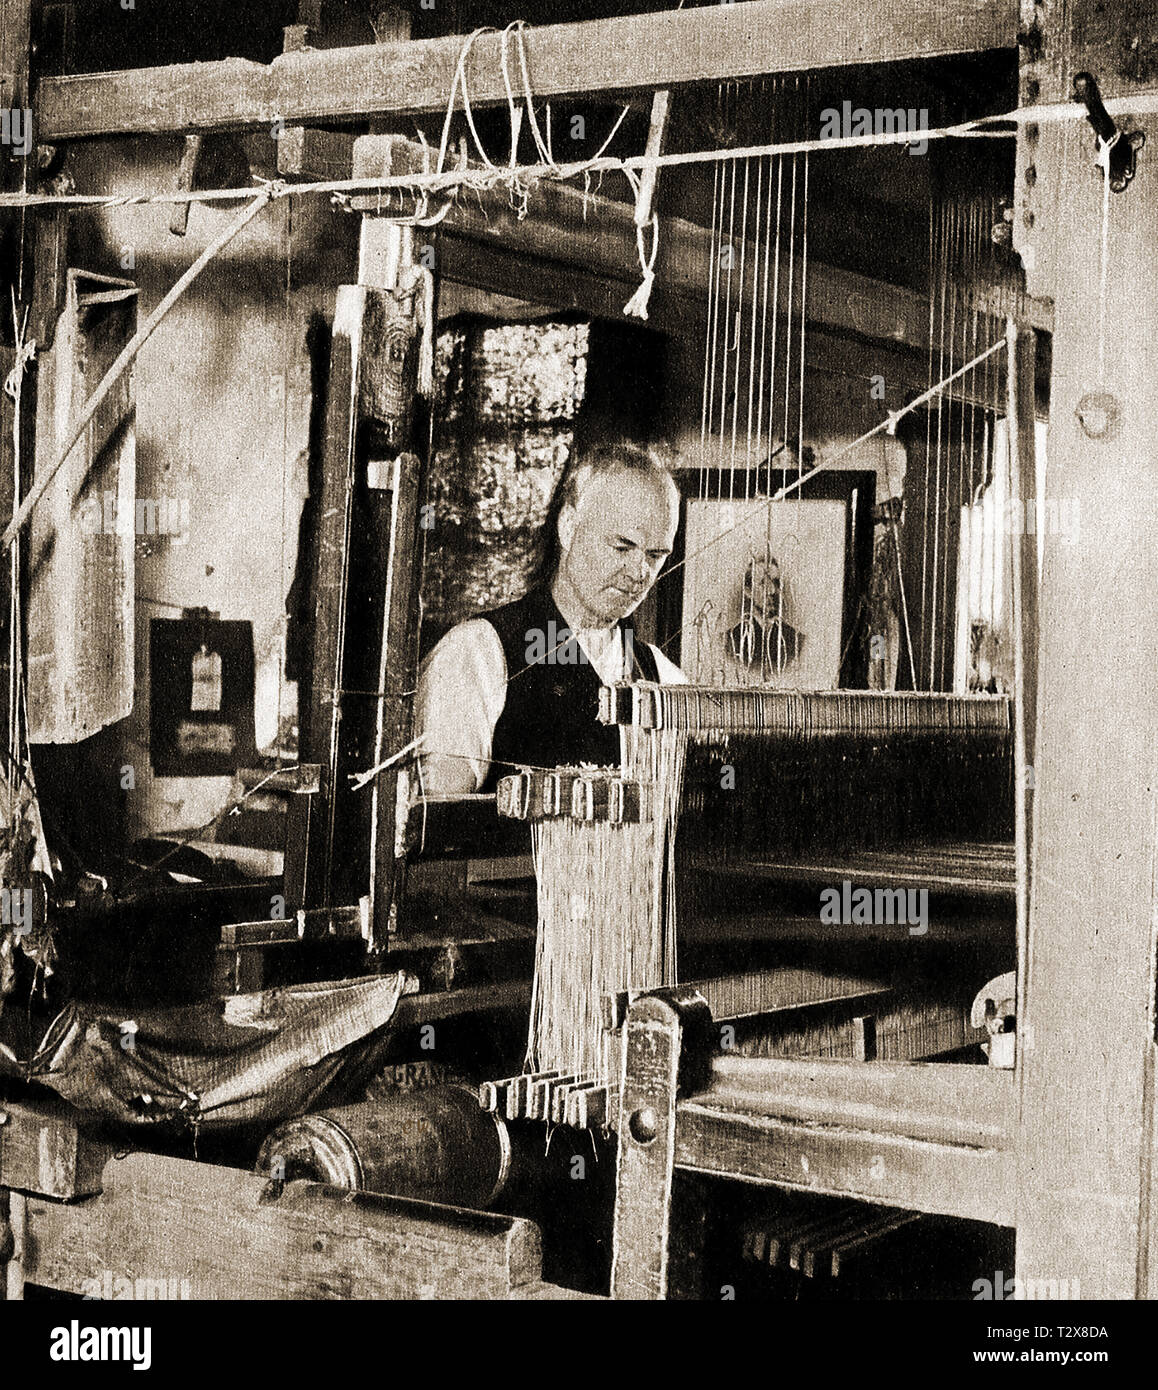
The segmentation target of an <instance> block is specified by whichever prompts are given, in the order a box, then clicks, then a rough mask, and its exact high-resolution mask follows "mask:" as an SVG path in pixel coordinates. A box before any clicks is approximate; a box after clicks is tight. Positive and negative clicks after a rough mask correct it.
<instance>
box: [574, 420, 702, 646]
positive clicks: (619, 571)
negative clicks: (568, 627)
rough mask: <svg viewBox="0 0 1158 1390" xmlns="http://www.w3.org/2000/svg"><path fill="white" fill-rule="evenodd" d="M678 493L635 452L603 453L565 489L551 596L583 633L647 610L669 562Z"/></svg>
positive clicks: (656, 466)
mask: <svg viewBox="0 0 1158 1390" xmlns="http://www.w3.org/2000/svg"><path fill="white" fill-rule="evenodd" d="M679 501H680V499H679V490H678V488H677V487H676V485H675V483H674V481H673V480H672V477H671V474H670V473H669V472H668V471H667V470H666V469H665V468H664V467H663V465H662V464H660V463H659V462H658V461H657V460H656V459H655V458H654V456H653V455H651V454H650V453H647V452H645V451H644V450H641V449H638V448H636V447H635V446H625V447H621V448H620V449H619V450H614V449H608V450H606V451H600V455H599V456H596V457H594V458H589V459H587V460H585V461H584V462H583V463H581V464H580V465H579V466H578V467H577V468H576V469H575V470H574V472H573V473H572V475H571V477H570V478H569V479H568V481H567V483H566V484H565V491H564V501H563V507H562V510H561V511H560V513H559V523H558V535H559V564H558V568H557V570H556V573H555V579H554V582H553V584H552V593H553V594H554V596H555V601H556V603H558V605H559V607H560V609H561V611H562V612H563V615H564V616H565V617H566V618H567V619H568V621H569V622H571V623H573V624H577V625H579V626H581V627H588V628H597V627H610V626H612V625H613V624H614V623H616V622H618V621H619V619H620V618H625V617H627V615H628V614H629V613H632V612H634V610H635V609H636V608H638V607H639V605H640V604H641V603H642V602H643V600H644V598H645V597H646V596H647V593H648V591H649V590H650V589H651V587H652V585H653V584H654V583H655V581H656V579H657V577H658V576H659V572H660V570H661V569H662V568H663V564H664V561H665V560H666V559H667V557H668V556H669V555H670V554H671V548H672V543H673V542H674V540H675V533H676V528H677V526H678V525H679Z"/></svg>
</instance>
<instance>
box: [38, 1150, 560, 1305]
mask: <svg viewBox="0 0 1158 1390" xmlns="http://www.w3.org/2000/svg"><path fill="white" fill-rule="evenodd" d="M28 1207H29V1210H28V1221H29V1242H28V1246H29V1249H28V1254H27V1258H26V1268H25V1277H26V1279H27V1280H28V1281H29V1282H30V1283H36V1284H42V1285H45V1286H47V1287H49V1288H54V1289H62V1290H65V1291H68V1292H72V1293H80V1294H84V1293H87V1292H92V1291H93V1290H94V1289H95V1290H99V1289H100V1288H101V1286H102V1284H103V1282H104V1280H105V1277H106V1272H111V1274H112V1276H113V1278H115V1279H128V1280H131V1281H134V1282H135V1281H137V1280H144V1281H148V1282H149V1283H150V1284H151V1285H153V1286H156V1284H157V1282H158V1281H165V1284H166V1285H168V1281H170V1280H174V1281H176V1284H177V1287H178V1288H182V1291H183V1292H185V1293H186V1296H188V1297H189V1298H198V1299H200V1298H220V1299H230V1300H233V1299H259V1298H272V1299H335V1298H351V1299H366V1298H370V1299H404V1298H482V1299H490V1298H509V1297H512V1296H514V1295H516V1294H517V1293H518V1292H519V1291H526V1292H527V1293H528V1295H531V1296H542V1295H541V1292H538V1293H533V1291H534V1290H536V1289H537V1288H538V1286H539V1285H540V1283H541V1265H540V1239H539V1230H538V1227H537V1226H535V1225H534V1224H533V1223H532V1222H530V1221H524V1220H522V1219H521V1218H518V1217H509V1216H500V1215H497V1214H494V1213H490V1212H472V1211H465V1210H462V1209H460V1208H457V1207H446V1206H436V1205H434V1204H432V1203H428V1202H418V1201H411V1200H407V1199H403V1198H398V1197H383V1196H378V1195H376V1194H372V1193H363V1192H358V1193H351V1192H347V1191H345V1190H344V1189H341V1188H335V1187H328V1186H326V1185H324V1184H321V1183H308V1182H291V1183H287V1184H284V1185H280V1184H276V1183H270V1182H268V1181H267V1180H266V1179H265V1178H264V1177H261V1176H259V1175H257V1174H254V1173H246V1172H242V1171H240V1170H238V1169H233V1168H221V1167H216V1166H212V1165H210V1164H205V1163H192V1162H188V1161H186V1160H183V1159H174V1158H167V1157H163V1156H160V1155H157V1154H141V1153H138V1154H131V1155H130V1156H129V1157H128V1158H126V1159H125V1160H124V1161H123V1162H117V1161H113V1162H111V1163H110V1164H108V1166H107V1167H106V1169H105V1182H104V1192H103V1193H102V1195H101V1196H100V1197H96V1198H92V1199H90V1200H89V1201H87V1202H83V1203H80V1204H78V1205H76V1206H71V1207H66V1206H61V1205H59V1204H57V1203H52V1202H45V1201H42V1200H39V1199H34V1200H32V1201H30V1202H29V1204H28ZM223 1232H224V1233H228V1238H227V1239H223Z"/></svg>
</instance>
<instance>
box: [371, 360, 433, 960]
mask: <svg viewBox="0 0 1158 1390" xmlns="http://www.w3.org/2000/svg"><path fill="white" fill-rule="evenodd" d="M408 384H409V386H410V388H411V390H413V384H414V383H413V381H411V382H410V383H408ZM408 442H410V441H408ZM422 471H423V470H422V461H421V460H420V459H419V457H418V455H417V454H414V453H411V452H409V451H406V450H404V451H403V452H402V453H401V454H399V456H398V458H397V460H396V461H395V465H394V486H393V488H392V489H391V497H390V544H389V556H388V560H387V581H386V583H387V590H386V603H385V622H384V624H383V632H382V655H381V662H380V666H379V673H380V679H379V682H378V688H379V689H380V690H381V691H383V692H384V693H383V696H382V699H381V700H380V701H379V704H378V726H377V733H376V738H375V747H374V762H375V764H378V763H381V762H384V761H385V760H386V759H387V758H389V757H392V756H393V755H394V754H396V753H397V752H399V751H400V750H401V749H403V748H405V747H406V746H407V745H408V744H409V743H410V741H411V738H412V737H413V732H414V700H413V697H412V696H410V695H408V694H406V693H405V692H407V691H411V690H413V689H414V688H415V685H416V683H417V676H418V641H417V633H418V623H417V621H416V619H417V605H418V589H419V580H418V575H419V567H420V564H421V542H420V541H419V538H418V537H419V531H418V502H419V497H420V495H421V488H422ZM409 804H410V779H409V775H408V774H407V773H406V772H405V771H404V769H402V768H401V767H398V766H395V767H392V768H387V769H386V770H385V771H384V772H380V773H379V774H378V776H377V777H376V778H375V779H374V792H373V811H372V814H373V817H374V828H373V841H372V843H373V866H372V877H371V901H372V904H373V916H374V921H373V939H374V940H375V941H376V942H378V943H379V944H380V945H383V946H384V945H385V944H386V942H387V941H388V939H389V937H390V933H391V932H392V931H396V928H397V917H398V905H397V885H398V874H399V868H400V865H401V861H402V856H403V853H404V838H405V830H406V817H407V808H408V806H409Z"/></svg>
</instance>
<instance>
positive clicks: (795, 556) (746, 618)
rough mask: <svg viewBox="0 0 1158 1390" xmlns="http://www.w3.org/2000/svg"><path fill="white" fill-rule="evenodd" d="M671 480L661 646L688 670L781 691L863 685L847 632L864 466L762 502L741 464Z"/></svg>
mask: <svg viewBox="0 0 1158 1390" xmlns="http://www.w3.org/2000/svg"><path fill="white" fill-rule="evenodd" d="M765 480H766V474H762V475H761V478H760V481H761V482H762V483H763V482H765ZM681 481H682V483H683V489H682V490H683V492H684V504H683V515H682V521H681V525H680V531H679V536H678V538H677V542H676V551H675V553H674V554H673V557H672V562H671V564H670V566H669V570H670V573H669V575H667V576H666V577H665V578H664V580H662V581H661V591H660V593H659V596H658V610H657V616H658V620H659V624H658V625H659V629H660V635H661V640H662V641H663V643H664V649H665V651H667V652H668V653H669V655H671V656H672V657H673V658H674V659H676V660H677V661H678V663H679V665H680V666H681V668H682V669H683V671H684V673H685V674H686V675H687V677H688V679H689V680H690V681H692V682H694V683H695V684H697V685H720V686H736V687H742V686H752V687H763V688H767V689H792V690H831V689H835V688H837V687H839V686H852V687H856V686H858V685H861V684H863V672H862V671H861V670H859V669H858V667H859V665H861V664H862V663H860V662H858V661H857V660H856V659H854V654H853V651H852V648H853V646H854V644H853V642H852V640H851V639H852V638H853V636H854V635H855V630H856V624H857V621H858V619H859V616H860V613H861V608H862V605H861V599H862V596H863V595H864V594H865V593H866V592H867V584H868V577H869V573H870V569H871V564H872V520H871V513H872V507H873V503H874V501H875V490H876V489H875V483H876V479H875V476H874V475H873V474H872V473H869V472H861V471H859V470H858V471H846V472H833V473H831V474H827V475H826V474H817V475H816V476H815V477H814V478H811V479H809V480H808V481H807V482H806V483H805V484H804V486H803V487H802V488H801V489H800V490H799V495H797V494H793V495H792V496H791V497H790V498H787V499H784V500H781V501H779V502H774V503H769V501H768V498H767V495H766V493H765V494H764V495H759V493H758V490H757V488H756V486H755V478H754V477H753V479H752V480H751V485H750V486H749V487H748V488H747V489H746V488H745V478H744V475H743V474H742V473H741V474H739V475H733V474H732V473H730V472H729V471H726V470H725V471H721V472H716V473H713V474H710V475H708V478H707V480H706V483H705V479H704V478H703V477H702V476H701V474H700V473H699V472H698V471H696V472H695V473H689V474H687V475H685V476H684V478H683V479H682V480H681ZM737 481H738V483H739V485H738V486H737ZM745 491H747V492H748V493H749V496H748V497H745V495H744V493H745ZM701 493H702V494H704V495H701Z"/></svg>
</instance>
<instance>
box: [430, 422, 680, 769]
mask: <svg viewBox="0 0 1158 1390" xmlns="http://www.w3.org/2000/svg"><path fill="white" fill-rule="evenodd" d="M563 488H564V490H563V504H562V507H561V509H560V512H559V520H558V551H557V559H556V563H555V566H554V569H553V571H551V572H550V575H549V578H548V579H547V580H546V582H545V583H544V584H542V585H540V586H538V587H536V588H533V589H532V590H531V591H530V592H529V593H528V594H527V595H526V596H525V597H524V598H521V599H519V600H518V601H517V602H515V603H510V604H507V605H506V607H505V608H499V609H497V610H496V611H494V612H493V613H487V614H485V615H484V616H483V617H481V618H472V619H471V620H470V621H468V622H464V623H459V624H458V625H457V626H456V627H454V628H452V629H451V630H450V631H449V632H448V633H447V634H446V635H445V636H444V637H443V638H442V640H441V641H440V642H439V643H438V645H437V646H436V647H435V648H434V650H433V651H432V652H431V653H430V656H429V657H428V659H427V661H426V663H425V664H424V666H423V669H422V673H421V676H420V678H419V684H418V703H417V726H418V729H419V730H420V732H421V734H422V735H423V737H424V744H423V748H424V754H423V759H422V768H423V786H424V789H425V792H426V794H427V795H428V796H440V795H455V794H462V793H467V792H475V791H491V790H493V788H494V786H495V783H496V782H497V781H498V779H499V778H500V777H501V776H504V775H505V774H506V773H507V772H509V771H511V770H512V768H513V767H515V766H517V765H519V764H530V765H532V766H535V767H556V766H560V765H563V764H575V763H593V764H597V765H609V764H613V763H617V762H618V761H619V737H618V731H617V730H615V729H614V728H608V727H605V726H604V725H602V724H600V723H599V721H598V701H599V689H600V687H601V686H602V685H606V684H611V683H612V682H613V681H617V680H652V681H656V680H658V681H661V682H666V683H676V682H683V681H684V679H685V677H684V675H683V673H682V672H681V671H680V670H679V668H678V667H677V666H674V665H673V664H672V663H671V662H670V661H668V660H667V658H666V657H665V656H664V655H663V653H662V652H660V651H659V650H658V649H657V648H655V647H651V646H648V645H647V644H646V643H642V642H637V641H636V639H635V633H634V630H633V628H632V627H631V624H630V623H629V622H628V621H627V619H628V618H629V616H630V615H631V614H632V613H633V612H634V611H635V610H636V608H638V607H639V605H640V604H641V603H642V602H643V600H644V598H645V597H646V596H647V594H648V592H649V590H650V589H651V587H652V585H653V584H654V583H655V581H656V578H657V577H658V575H659V572H660V570H661V569H662V567H663V564H664V561H665V560H666V559H667V557H668V556H669V555H670V554H671V548H672V542H673V540H674V539H675V533H676V527H677V525H678V522H679V492H678V490H677V488H676V486H675V483H674V482H673V481H672V477H671V474H670V473H668V471H667V470H666V469H665V468H664V466H663V465H662V464H661V463H660V462H659V461H658V460H657V459H656V458H655V456H654V455H653V454H651V453H650V452H648V451H647V450H645V449H641V448H639V447H638V446H636V445H633V444H619V445H609V446H601V447H599V448H597V449H595V450H594V451H592V452H591V453H589V454H588V455H587V456H586V457H584V458H582V459H581V460H580V461H579V462H578V464H577V465H576V466H575V467H573V468H572V470H571V472H570V474H569V475H568V477H567V479H566V481H565V482H564V485H563Z"/></svg>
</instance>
